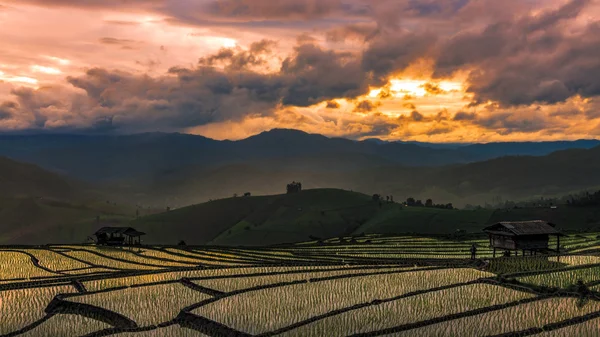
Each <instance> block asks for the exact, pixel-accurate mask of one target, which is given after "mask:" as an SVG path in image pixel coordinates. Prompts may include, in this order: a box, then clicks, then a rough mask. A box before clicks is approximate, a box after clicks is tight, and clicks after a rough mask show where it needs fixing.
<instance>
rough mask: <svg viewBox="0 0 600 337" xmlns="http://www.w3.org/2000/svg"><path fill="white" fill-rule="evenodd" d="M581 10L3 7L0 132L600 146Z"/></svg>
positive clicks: (36, 0) (386, 3)
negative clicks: (306, 135) (279, 134)
mask: <svg viewBox="0 0 600 337" xmlns="http://www.w3.org/2000/svg"><path fill="white" fill-rule="evenodd" d="M598 17H600V4H598V3H597V1H593V0H570V1H567V0H565V1H563V0H544V1H542V0H527V1H523V0H506V1H503V2H492V1H476V0H444V1H442V0H424V1H415V0H381V1H369V0H343V1H342V0H282V1H266V0H219V1H217V0H201V1H182V0H128V1H125V0H102V1H95V0H92V1H75V0H43V1H42V0H18V1H17V0H0V24H1V25H2V26H3V27H10V28H11V29H7V30H2V31H0V39H2V41H3V46H4V48H3V49H2V50H0V130H22V129H30V130H46V131H47V130H57V131H65V132H66V131H73V130H77V131H80V132H138V131H149V130H161V131H183V132H196V133H201V134H204V135H207V136H215V137H220V138H224V137H227V138H240V137H243V136H247V135H250V134H252V133H256V132H260V131H263V130H265V129H269V128H272V127H293V128H299V129H303V130H307V131H311V132H320V133H325V134H328V135H335V136H348V137H355V138H360V137H367V136H377V137H379V138H383V139H415V140H425V141H487V140H500V139H510V140H513V139H520V140H525V139H541V138H544V139H559V138H573V137H577V138H588V137H598V136H600V128H599V125H600V113H599V112H598V111H600V109H598V108H599V107H600V105H599V104H598V103H597V102H598V101H600V98H598V96H600V58H598V57H597V56H598V55H600V20H599V19H598Z"/></svg>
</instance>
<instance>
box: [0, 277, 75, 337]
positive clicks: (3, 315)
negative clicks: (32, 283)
mask: <svg viewBox="0 0 600 337" xmlns="http://www.w3.org/2000/svg"><path fill="white" fill-rule="evenodd" d="M66 292H75V289H73V287H70V286H58V287H44V288H30V289H17V290H3V291H0V335H3V334H8V333H10V332H13V331H16V330H19V329H21V328H22V327H25V326H27V325H29V324H31V323H33V322H35V321H37V320H39V319H41V318H43V317H44V316H45V315H46V313H45V312H44V309H46V306H48V303H50V301H51V300H52V299H53V298H54V296H55V295H56V294H59V293H66Z"/></svg>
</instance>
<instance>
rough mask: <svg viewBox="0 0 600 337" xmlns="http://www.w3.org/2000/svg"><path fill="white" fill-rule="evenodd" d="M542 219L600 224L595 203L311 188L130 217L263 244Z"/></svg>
mask: <svg viewBox="0 0 600 337" xmlns="http://www.w3.org/2000/svg"><path fill="white" fill-rule="evenodd" d="M536 219H543V220H547V221H552V222H555V223H557V224H559V226H560V228H561V229H563V230H569V231H574V230H598V229H600V208H598V207H595V208H586V209H575V208H570V207H560V208H558V209H552V210H551V209H549V208H543V209H542V208H539V209H538V208H531V209H507V210H489V209H479V210H447V209H436V208H425V207H403V206H401V205H400V204H398V203H385V202H384V203H382V204H381V205H380V204H379V203H378V202H374V201H373V200H372V198H371V197H370V196H368V195H365V194H361V193H357V192H351V191H344V190H336V189H313V190H304V191H302V192H300V193H297V194H289V195H272V196H260V197H236V198H227V199H221V200H215V201H211V202H207V203H203V204H199V205H194V206H189V207H184V208H181V209H176V210H172V211H169V212H165V213H161V214H156V215H151V216H147V217H142V218H140V219H137V220H135V221H132V222H131V225H132V226H134V227H135V228H137V229H139V230H142V231H144V232H146V233H148V235H147V236H146V237H145V238H144V239H145V241H146V242H147V243H157V244H158V243H162V244H175V243H177V242H179V241H180V240H184V241H186V243H187V244H216V245H265V244H279V243H290V242H298V241H308V240H314V239H316V238H330V237H344V236H350V235H361V234H370V233H376V234H403V233H419V234H453V233H455V232H456V231H457V230H458V229H461V230H464V231H467V232H471V233H481V229H482V228H483V227H484V226H485V225H486V224H490V223H494V222H497V221H502V220H536Z"/></svg>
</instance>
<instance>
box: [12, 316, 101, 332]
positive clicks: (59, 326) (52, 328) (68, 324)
mask: <svg viewBox="0 0 600 337" xmlns="http://www.w3.org/2000/svg"><path fill="white" fill-rule="evenodd" d="M111 327H112V326H111V325H108V324H106V323H104V322H101V321H97V320H95V319H91V318H87V317H83V316H79V315H62V314H60V315H54V316H52V317H50V318H49V319H48V320H47V321H45V322H44V323H42V324H40V325H38V326H37V327H36V328H34V329H32V330H29V331H27V332H25V333H24V334H21V335H19V336H22V337H57V336H61V337H68V336H83V335H87V334H89V333H92V332H94V331H98V330H102V329H107V328H111Z"/></svg>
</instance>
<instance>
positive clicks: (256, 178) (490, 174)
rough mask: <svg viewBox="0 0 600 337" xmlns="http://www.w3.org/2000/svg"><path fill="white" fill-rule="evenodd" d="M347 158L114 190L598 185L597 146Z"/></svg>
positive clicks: (193, 199)
mask: <svg viewBox="0 0 600 337" xmlns="http://www.w3.org/2000/svg"><path fill="white" fill-rule="evenodd" d="M352 158H356V157H355V156H348V155H345V154H338V155H331V156H325V155H323V156H320V157H316V156H314V157H311V158H306V157H296V158H289V159H286V160H285V161H284V163H282V164H281V165H279V166H271V165H265V162H245V163H243V164H229V165H223V166H218V167H211V168H202V167H193V168H186V169H180V170H171V171H168V172H161V173H159V174H156V175H154V176H152V177H151V178H149V179H142V180H140V181H139V182H137V183H133V184H130V185H128V186H127V187H123V188H121V189H119V191H120V192H119V194H121V195H123V196H128V198H130V199H131V200H135V201H136V202H138V203H143V204H153V205H154V204H156V205H161V206H171V207H181V206H185V205H189V204H197V203H201V202H204V201H207V200H209V199H214V198H225V197H229V196H231V195H233V194H234V193H237V194H242V193H244V192H252V194H255V195H267V194H277V193H281V192H283V191H285V185H286V184H287V183H289V182H290V181H292V180H296V181H301V182H303V183H304V184H305V187H306V188H339V189H346V190H354V191H360V192H363V193H366V194H369V195H371V194H374V193H379V194H383V195H393V196H394V197H395V198H396V200H397V201H400V200H406V198H408V197H414V198H416V199H422V200H423V201H425V200H426V199H428V198H432V199H434V201H436V202H444V203H448V202H450V203H453V204H454V205H455V206H457V207H463V206H465V205H467V204H473V205H484V204H486V203H490V204H498V202H499V201H502V200H514V201H518V200H524V199H532V198H538V197H555V196H563V195H567V194H570V193H574V192H579V191H582V190H597V189H598V187H600V176H599V175H598V174H597V172H598V170H599V169H600V147H596V148H592V149H587V150H586V149H570V150H563V151H558V152H554V153H552V154H549V155H547V156H508V157H502V158H496V159H491V160H487V161H481V162H475V163H468V164H462V165H459V164H456V165H449V166H437V167H409V166H400V165H396V164H390V163H387V164H386V163H381V164H380V165H378V166H374V167H369V168H364V167H360V165H353V162H352ZM367 160H368V159H364V161H367ZM364 161H363V162H364ZM357 162H358V163H360V162H361V161H360V160H357ZM354 164H356V163H354ZM315 167H318V168H315ZM132 195H133V196H132ZM129 196H132V197H129Z"/></svg>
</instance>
